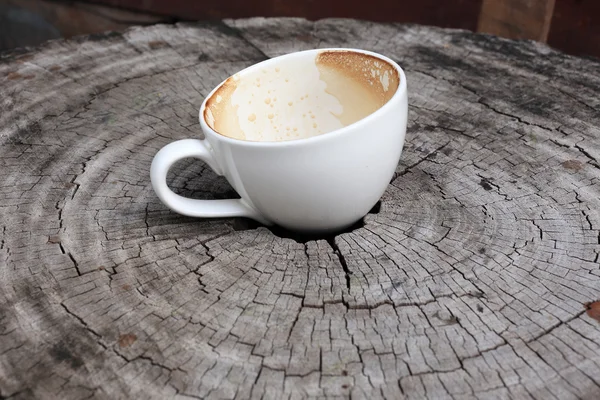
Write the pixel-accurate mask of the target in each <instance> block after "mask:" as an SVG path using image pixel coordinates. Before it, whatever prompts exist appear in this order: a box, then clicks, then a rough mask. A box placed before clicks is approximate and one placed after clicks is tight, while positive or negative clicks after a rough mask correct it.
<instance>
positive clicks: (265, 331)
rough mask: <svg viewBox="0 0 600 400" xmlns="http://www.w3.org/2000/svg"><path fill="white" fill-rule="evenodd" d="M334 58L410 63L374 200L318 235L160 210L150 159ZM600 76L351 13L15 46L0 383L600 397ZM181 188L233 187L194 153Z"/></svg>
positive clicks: (44, 388) (516, 46)
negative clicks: (237, 82) (290, 61)
mask: <svg viewBox="0 0 600 400" xmlns="http://www.w3.org/2000/svg"><path fill="white" fill-rule="evenodd" d="M327 46H344V47H358V48H364V49H368V50H374V51H378V52H381V53H383V54H385V55H388V56H390V57H392V58H393V59H395V60H396V61H398V62H399V63H400V64H401V65H402V66H403V67H404V68H405V70H406V73H407V77H408V81H409V82H408V87H409V93H410V95H409V103H410V112H409V128H408V133H407V142H406V146H405V150H404V152H403V155H402V160H401V162H400V164H399V165H398V169H397V173H396V176H395V177H394V179H393V181H392V182H391V184H390V186H389V188H388V190H387V192H386V193H385V195H384V197H383V199H382V203H381V207H380V209H379V210H378V213H373V214H369V215H368V216H367V217H366V218H365V221H364V226H360V227H356V229H355V230H353V231H351V232H347V233H343V234H340V235H337V236H335V237H329V238H322V239H320V240H309V241H304V240H295V239H294V238H292V237H289V236H290V235H286V234H285V233H283V232H281V231H277V230H275V231H274V232H275V233H277V235H276V234H274V233H273V232H272V231H270V230H268V229H266V228H264V227H254V226H253V225H252V224H248V223H246V222H244V221H238V220H199V219H190V218H186V217H182V216H179V215H176V214H174V213H172V212H170V211H169V210H168V209H167V208H166V207H165V206H164V205H163V204H161V203H160V201H159V200H158V199H157V198H156V196H155V195H154V193H153V191H152V189H151V186H150V181H149V175H148V171H149V166H150V162H151V160H152V157H153V156H154V154H155V153H156V151H157V150H158V149H159V148H161V147H162V146H164V145H166V144H167V143H170V142H172V141H174V140H177V139H181V138H189V137H199V136H201V132H200V129H199V127H198V122H197V110H198V107H199V105H200V103H201V102H202V100H203V98H204V96H205V95H206V94H208V92H209V91H210V90H211V89H212V88H213V87H214V86H215V85H216V84H218V83H219V82H220V81H221V80H223V79H224V78H226V77H227V76H229V75H230V74H232V73H234V72H236V71H237V70H239V69H241V68H243V67H245V66H248V65H251V64H253V63H255V62H257V61H260V60H263V59H265V58H267V57H273V56H275V55H278V54H283V53H287V52H291V51H295V50H301V49H307V48H315V47H327ZM599 77H600V63H598V62H595V61H591V60H584V59H579V58H574V57H569V56H565V55H564V54H561V53H559V52H555V51H553V50H551V49H549V48H547V47H545V46H542V45H539V44H534V43H531V42H513V41H509V40H503V39H498V38H494V37H490V36H483V35H477V34H472V33H468V32H465V31H454V30H444V29H439V28H428V27H419V26H405V25H401V24H376V23H367V22H357V21H352V20H342V19H330V20H322V21H318V22H309V21H306V20H303V19H262V18H255V19H248V20H227V21H225V22H224V23H214V24H177V25H159V26H152V27H147V28H136V29H131V30H128V31H127V32H126V33H125V34H123V35H117V34H113V35H105V36H94V37H91V38H88V39H85V38H78V39H77V40H72V41H54V42H51V43H49V44H47V45H46V46H44V47H42V48H40V49H38V50H36V51H35V52H30V53H24V54H17V53H14V54H10V55H6V54H5V55H3V56H2V59H1V62H0V80H1V81H0V85H1V89H2V93H3V97H2V99H1V100H0V101H1V103H0V107H1V110H0V111H1V112H0V143H1V146H0V168H1V171H2V176H1V178H0V397H2V398H10V399H13V398H14V399H32V398H40V399H54V398H60V399H83V398H95V399H96V398H97V399H121V398H149V399H154V398H156V399H166V398H177V399H185V398H188V399H189V398H202V399H212V398H229V399H247V398H249V399H260V398H270V399H281V398H289V399H299V398H349V397H351V398H353V399H364V398H369V399H383V398H386V399H402V398H406V399H421V398H431V399H442V398H452V399H476V398H477V399H478V398H481V399H490V398H517V399H561V400H562V399H578V398H582V399H595V398H598V397H600V324H599V323H598V321H597V320H596V319H594V318H595V311H594V310H595V307H594V306H593V305H594V304H595V302H597V301H598V300H599V299H600V265H599V263H598V259H599V254H600V233H599V229H600V164H599V161H600V115H599V113H598V109H600V97H599V96H598V93H599V92H600V78H599ZM169 180H170V185H171V187H173V189H174V190H176V191H178V192H179V193H183V194H185V195H188V196H193V197H196V198H227V197H232V196H234V195H235V193H233V191H232V189H231V187H230V186H229V185H228V184H227V182H226V181H224V180H223V179H222V178H218V177H217V176H215V174H214V173H212V172H211V171H210V170H209V169H208V168H206V167H205V166H204V165H202V164H200V163H199V162H197V161H192V160H189V161H185V162H181V163H178V164H177V165H176V166H175V168H174V170H173V172H172V173H171V174H170V178H169ZM285 236H288V237H285Z"/></svg>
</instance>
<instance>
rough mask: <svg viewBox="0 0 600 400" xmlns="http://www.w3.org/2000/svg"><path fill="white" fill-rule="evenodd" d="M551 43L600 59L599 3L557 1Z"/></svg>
mask: <svg viewBox="0 0 600 400" xmlns="http://www.w3.org/2000/svg"><path fill="white" fill-rule="evenodd" d="M548 44H550V45H551V46H554V47H556V48H559V49H565V51H568V52H569V53H571V54H575V55H580V56H594V57H596V58H599V59H600V1H596V0H558V1H557V2H556V6H555V8H554V17H553V19H552V27H551V28H550V34H549V36H548Z"/></svg>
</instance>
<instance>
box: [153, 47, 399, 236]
mask: <svg viewBox="0 0 600 400" xmlns="http://www.w3.org/2000/svg"><path fill="white" fill-rule="evenodd" d="M337 50H342V51H351V52H358V53H363V54H368V55H370V56H373V57H376V58H378V59H380V60H381V61H383V62H385V63H388V64H389V65H392V66H393V67H394V69H395V70H396V71H397V73H398V76H399V85H398V88H397V90H396V92H395V93H394V95H393V96H392V97H391V99H390V100H389V101H387V103H385V104H384V105H383V106H382V107H381V108H379V109H378V110H377V111H375V112H374V113H372V114H370V115H368V116H367V117H365V118H363V119H361V120H359V121H357V122H355V123H353V124H351V125H348V126H345V127H343V128H341V129H338V130H335V131H332V132H328V133H325V134H322V135H318V136H313V137H309V138H303V139H297V140H287V141H249V140H241V139H233V138H230V137H227V136H223V135H221V134H219V133H217V132H216V131H215V130H213V129H212V128H211V127H210V126H209V124H208V123H207V121H206V118H205V108H206V103H207V100H208V99H210V98H211V96H212V95H213V94H214V92H215V91H216V90H217V89H218V87H217V88H215V89H214V90H213V92H211V93H210V94H209V96H207V100H205V101H204V102H203V104H202V106H201V108H200V126H201V128H202V131H203V132H204V135H205V139H204V140H196V139H186V140H180V141H177V142H174V143H171V144H169V145H167V146H165V147H164V148H163V149H161V150H160V151H159V152H158V154H157V155H156V156H155V158H154V160H153V162H152V167H151V180H152V185H153V187H154V190H155V192H156V194H157V195H158V197H159V198H160V199H161V201H162V202H163V203H165V204H166V205H167V206H168V207H170V208H171V209H172V210H174V211H175V212H178V213H181V214H184V215H188V216H194V217H204V218H210V217H234V216H242V217H248V218H252V219H255V220H257V221H259V222H261V223H263V224H266V225H272V224H277V225H279V226H282V227H284V228H287V229H290V230H295V231H300V232H310V233H315V232H333V231H337V230H341V229H344V228H346V227H348V226H351V225H352V224H354V223H356V222H357V221H358V220H360V219H361V218H362V217H364V216H365V215H366V214H367V213H368V212H369V210H370V209H371V208H372V207H373V206H374V205H375V204H376V203H377V201H378V200H379V199H380V198H381V196H382V195H383V193H384V191H385V189H386V187H387V185H388V184H389V183H390V181H391V179H392V177H393V175H394V172H395V170H396V167H397V165H398V162H399V159H400V155H401V152H402V148H403V145H404V137H405V132H406V125H407V112H408V101H407V85H406V77H405V75H404V72H403V71H402V69H401V68H400V67H399V66H398V65H397V64H396V63H395V62H393V61H392V60H390V59H388V58H387V57H384V56H382V55H379V54H376V53H372V52H368V51H364V50H355V49H325V50H309V51H304V52H298V53H292V54H289V55H286V56H281V57H276V58H273V59H270V60H267V61H264V62H262V63H259V64H256V65H254V66H252V67H249V68H248V69H246V70H244V71H241V72H240V73H239V74H242V75H243V74H244V73H248V72H251V70H252V69H253V68H261V67H263V68H264V67H268V66H269V64H271V63H278V62H281V61H282V60H281V59H282V58H286V57H287V58H288V60H287V61H293V57H306V56H313V57H314V54H315V53H316V52H319V51H337ZM187 157H195V158H199V159H201V160H203V161H205V162H206V163H207V164H208V165H209V166H210V167H211V168H212V169H213V170H214V171H215V172H216V173H217V174H219V175H223V176H225V177H226V179H227V180H228V182H229V183H230V184H231V186H232V187H233V188H234V189H235V190H236V191H237V193H238V194H239V195H240V197H241V198H240V199H231V200H194V199H188V198H184V197H182V196H179V195H177V194H175V193H173V192H172V191H171V190H170V189H169V188H168V187H167V184H166V175H167V172H168V170H169V168H170V167H171V165H173V164H174V163H175V162H176V161H178V160H180V159H183V158H187Z"/></svg>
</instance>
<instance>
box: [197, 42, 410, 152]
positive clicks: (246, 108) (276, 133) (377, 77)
mask: <svg viewBox="0 0 600 400" xmlns="http://www.w3.org/2000/svg"><path fill="white" fill-rule="evenodd" d="M260 72H262V73H260ZM257 74H260V76H257ZM283 81H285V82H288V84H285V83H283ZM399 85H400V76H399V74H398V71H396V69H395V68H394V67H393V66H392V65H390V64H388V63H387V62H385V61H383V60H381V59H379V58H377V57H374V56H371V55H368V54H363V53H357V52H353V51H349V50H334V51H321V52H318V53H317V54H316V55H315V56H313V57H308V58H303V59H300V60H299V61H293V62H286V61H282V63H281V64H279V65H278V66H277V68H274V69H272V68H270V67H265V68H263V69H261V70H258V71H253V72H250V73H248V75H244V77H243V78H242V77H240V75H239V74H236V75H234V76H232V77H230V78H229V79H227V80H226V81H225V82H224V83H223V84H222V85H221V86H220V87H219V88H218V89H217V90H216V91H215V93H214V94H213V95H212V96H211V97H210V98H209V99H208V100H207V102H206V107H205V110H204V119H205V121H206V122H207V124H208V125H209V126H210V127H211V128H212V129H213V130H214V131H216V132H218V133H220V134H222V135H225V136H228V137H231V138H234V139H242V140H254V141H256V140H258V141H262V140H267V141H277V140H289V139H293V138H307V137H311V136H315V135H320V134H323V133H327V132H331V131H332V130H336V129H339V128H341V127H343V126H348V125H350V124H352V123H355V122H357V121H359V120H361V119H363V118H365V117H367V116H368V115H370V114H372V113H373V112H375V111H377V110H378V109H379V108H381V107H382V106H383V105H384V104H386V103H387V102H388V101H389V100H390V99H391V98H392V97H393V96H394V94H395V93H396V91H397V90H398V87H399ZM261 86H262V87H261ZM309 94H310V96H309ZM278 96H279V97H281V100H280V102H278V101H277V97H278ZM253 100H256V101H253ZM307 117H310V118H307ZM282 124H283V125H282ZM290 126H291V127H292V128H293V130H292V129H290ZM284 127H286V128H287V129H284ZM290 132H291V134H290ZM284 133H285V135H284Z"/></svg>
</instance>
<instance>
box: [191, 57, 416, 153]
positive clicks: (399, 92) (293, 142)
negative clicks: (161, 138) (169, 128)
mask: <svg viewBox="0 0 600 400" xmlns="http://www.w3.org/2000/svg"><path fill="white" fill-rule="evenodd" d="M326 51H349V52H355V53H361V54H365V55H369V56H372V57H375V58H378V59H380V60H382V61H384V62H386V63H388V64H389V65H391V66H392V67H394V69H395V70H396V72H397V73H398V75H399V77H400V84H399V85H398V88H397V89H396V92H395V93H394V95H393V96H392V97H391V98H390V99H389V100H388V101H387V102H386V103H385V104H384V105H383V106H381V107H380V108H379V109H377V110H376V111H375V112H373V113H371V114H369V115H367V116H366V117H364V118H362V119H359V120H358V121H356V122H353V123H352V124H350V125H346V126H344V127H341V128H339V129H336V130H333V131H330V132H327V133H324V134H321V135H317V136H311V137H308V138H298V139H289V140H281V141H258V140H245V139H235V138H232V137H229V136H225V135H222V134H220V133H219V132H217V131H215V130H214V129H212V128H211V127H210V126H209V125H208V123H207V122H206V121H205V119H204V110H205V109H206V103H207V102H208V100H209V99H210V98H211V97H212V95H213V94H214V93H215V92H216V91H217V90H218V89H219V88H220V87H221V86H222V85H223V84H224V83H225V82H226V81H227V79H229V78H227V79H225V80H224V81H222V82H221V83H219V84H218V85H217V86H216V87H215V88H214V89H213V90H211V91H210V93H209V94H208V95H207V96H206V98H205V99H204V101H203V102H202V105H201V106H200V110H199V115H198V119H199V121H200V127H201V128H202V131H203V132H204V134H205V135H212V136H214V137H216V138H217V140H221V141H224V142H227V143H230V144H235V145H241V146H251V147H290V146H298V145H300V144H309V143H317V142H320V141H324V140H332V139H334V138H336V137H338V136H342V135H344V134H345V133H347V132H348V131H349V130H351V129H355V128H360V127H361V126H362V125H366V124H368V123H369V122H370V121H371V120H373V119H375V118H378V116H379V115H381V114H383V113H385V112H386V111H387V110H388V109H389V108H390V107H392V103H393V102H394V100H396V99H397V98H398V97H400V96H403V95H404V93H405V92H406V75H405V74H404V70H403V69H402V67H400V65H398V63H396V62H395V61H394V60H392V59H391V58H389V57H386V56H384V55H383V54H379V53H376V52H373V51H369V50H362V49H356V48H347V47H331V48H322V49H310V50H302V51H296V52H292V53H286V54H282V55H279V56H276V57H272V58H269V59H267V60H264V61H261V62H258V63H256V64H253V65H251V66H249V67H246V68H244V69H242V70H240V71H238V72H237V73H236V74H242V73H244V74H245V73H248V72H251V71H252V70H254V69H257V68H261V67H264V66H265V65H267V64H269V63H273V62H277V61H278V60H280V59H281V58H284V57H290V56H298V55H300V54H306V53H319V52H326Z"/></svg>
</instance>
